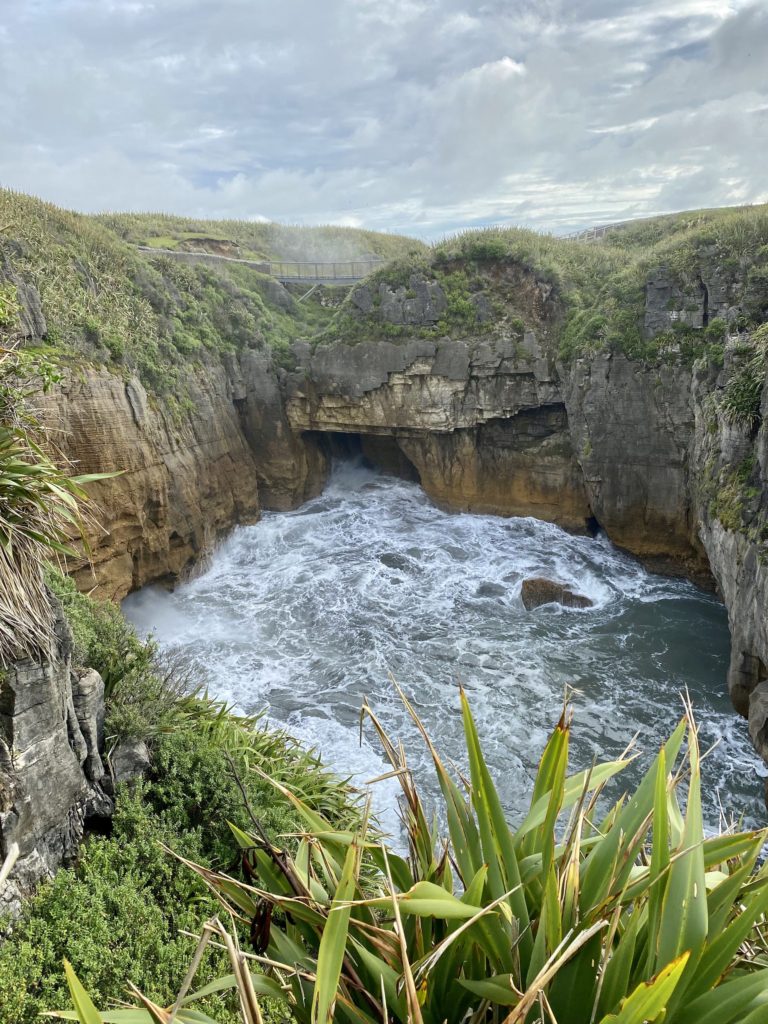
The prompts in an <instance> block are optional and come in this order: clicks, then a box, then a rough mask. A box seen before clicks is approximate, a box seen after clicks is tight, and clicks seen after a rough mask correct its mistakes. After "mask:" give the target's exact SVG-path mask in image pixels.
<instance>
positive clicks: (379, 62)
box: [0, 0, 768, 237]
mask: <svg viewBox="0 0 768 1024" xmlns="http://www.w3.org/2000/svg"><path fill="white" fill-rule="evenodd" d="M4 15H5V16H4V21H3V26H2V28H1V29H0V124H1V125H2V131H3V136H2V137H3V145H2V148H0V183H2V184H4V185H8V186H11V187H14V188H18V189H22V190H25V191H31V192H35V193H37V194H39V195H42V196H44V197H45V198H48V199H51V200H53V201H54V202H57V203H60V204H62V205H65V206H68V207H72V208H76V209H82V210H88V211H90V210H103V209H134V210H143V209H165V210H168V211H169V212H174V213H186V214H190V215H195V216H212V217H246V218H247V217H251V218H264V217H267V218H274V219H279V220H286V221H291V222H304V223H321V222H322V223H324V222H328V221H336V222H338V223H348V224H351V223H354V224H365V225H368V226H371V227H375V228H380V229H385V230H399V231H406V232H410V233H413V234H419V235H423V236H425V237H434V236H436V235H439V234H441V233H444V232H446V231H450V230H453V229H455V228H460V227H462V226H465V225H474V224H483V223H517V224H525V225H530V226H534V227H538V228H544V229H552V230H557V231H561V230H568V229H571V228H574V227H579V226H583V225H588V224H592V223H597V222H600V221H605V220H619V219H623V218H626V217H634V216H642V215H647V214H651V213H655V212H660V211H663V210H671V209H680V208H686V207H696V206H710V205H719V204H724V203H742V202H757V201H765V200H768V181H767V179H766V174H765V170H764V158H763V154H764V153H765V151H766V144H767V143H768V113H767V111H768V78H766V75H765V73H764V54H765V53H766V52H768V10H767V9H766V7H765V4H764V3H762V2H759V3H754V2H749V0H730V2H728V0H677V2H674V0H672V2H669V0H644V2H640V0H576V2H574V0H535V2H534V0H483V2H479V3H474V4H470V3H468V2H467V0H389V2H387V3H382V2H381V0H323V3H321V4H319V3H317V0H283V3H281V4H280V5H278V4H274V3H272V2H271V0H219V2H218V3H217V4H215V5H214V4H211V3H210V2H209V0H154V2H149V0H146V2H142V0H108V2H107V0H17V2H16V3H15V4H13V5H10V4H9V5H8V9H7V10H6V11H5V12H4Z"/></svg>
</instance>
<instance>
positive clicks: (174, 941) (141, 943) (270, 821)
mask: <svg viewBox="0 0 768 1024" xmlns="http://www.w3.org/2000/svg"><path fill="white" fill-rule="evenodd" d="M243 780H244V784H245V785H246V789H247V793H248V800H249V803H250V805H251V806H252V807H253V808H254V809H256V810H257V811H258V813H259V816H260V820H261V821H262V824H263V825H264V827H265V829H266V831H267V832H268V834H269V835H271V836H272V837H274V838H275V839H277V837H278V836H280V835H281V834H282V833H284V832H290V831H293V830H295V828H296V822H295V818H294V816H293V815H292V813H291V812H290V809H289V805H288V803H287V801H285V800H284V799H283V798H281V797H280V796H279V794H276V792H275V790H274V789H273V788H272V787H271V786H269V785H267V784H266V783H264V782H262V781H260V780H259V779H258V778H257V777H256V776H254V775H253V774H252V773H245V772H244V773H243ZM227 820H230V821H232V822H235V823H238V824H239V825H240V827H242V828H245V827H247V826H248V825H249V823H250V819H249V817H248V813H247V811H246V809H245V806H244V803H243V800H242V797H241V794H240V791H239V789H238V787H237V785H236V783H235V781H234V778H233V776H232V772H231V769H230V766H229V763H228V761H227V758H226V756H225V754H224V752H223V751H222V750H221V748H219V747H218V746H216V745H215V744H212V743H211V742H210V741H209V740H208V739H206V738H205V737H204V736H201V735H200V734H199V733H198V732H195V731H192V730H188V731H183V732H180V733H176V734H170V735H166V736H163V737H161V738H160V740H159V743H158V746H157V750H156V753H155V758H154V762H153V767H152V772H151V775H150V777H149V778H148V779H147V780H146V781H145V782H143V783H139V784H137V785H136V786H135V787H134V788H133V789H128V788H123V789H122V790H121V791H120V793H119V797H118V802H117V811H116V813H115V817H114V819H113V822H112V834H111V836H109V837H106V838H105V837H99V836H93V837H91V838H90V839H89V840H88V841H87V842H86V844H85V845H84V847H83V851H82V854H81V857H80V859H79V862H78V864H77V866H76V867H75V868H73V869H67V870H62V871H60V872H59V873H58V874H57V875H56V877H55V878H54V879H53V881H51V882H49V883H46V884H45V885H43V886H42V887H41V888H40V890H39V891H38V893H37V894H36V896H35V897H33V899H32V900H31V901H30V902H29V904H28V905H27V906H26V907H25V909H24V914H23V917H22V918H21V920H20V921H19V922H18V923H17V924H16V926H15V928H14V931H13V933H12V935H11V937H10V939H8V940H7V941H6V942H5V943H4V944H3V945H2V946H0V1019H1V1020H2V1021H3V1024H31V1022H33V1021H36V1020H38V1013H40V1012H41V1011H44V1010H50V1009H54V1008H56V1007H58V1006H61V1005H63V1004H64V1003H66V1002H67V999H68V994H67V987H66V982H65V979H64V973H63V968H62V962H63V958H64V957H66V958H67V959H68V960H69V961H70V962H71V963H72V965H73V967H74V968H75V970H76V971H77V973H78V975H79V976H80V977H81V979H82V980H83V982H84V983H85V984H87V986H88V988H89V989H90V990H91V991H93V992H96V993H98V994H99V999H100V1001H101V1002H102V1003H103V1004H106V1003H107V1002H109V1001H110V1000H116V999H120V998H124V997H125V994H126V993H125V980H126V978H129V977H130V978H135V979H141V980H140V985H141V987H142V988H144V989H145V990H146V992H147V993H148V994H149V995H150V996H151V997H152V998H154V999H156V1000H158V1001H160V1002H161V1003H169V1002H171V1001H172V998H173V994H174V992H175V991H176V990H177V988H178V986H179V984H180V983H181V980H182V979H183V977H184V974H185V972H186V968H187V964H188V961H189V958H190V956H191V952H192V950H193V949H194V941H193V940H190V939H189V938H186V937H185V936H183V935H181V931H182V930H188V931H192V932H197V931H198V930H199V928H200V926H201V924H202V922H203V921H204V920H205V919H206V918H208V917H211V916H212V915H213V914H215V913H216V912H217V904H216V901H215V900H214V899H213V898H212V897H211V895H210V893H209V891H208V889H207V888H206V886H205V885H204V884H203V883H202V882H201V880H200V879H199V878H198V876H196V875H195V874H194V873H193V872H192V871H190V870H189V869H188V868H187V867H185V866H184V865H183V864H182V863H181V862H180V861H178V860H177V859H176V858H174V857H172V856H169V855H168V854H167V853H165V852H164V850H163V848H162V846H161V845H160V844H161V843H163V844H165V845H167V846H169V847H171V848H172V849H174V850H175V851H177V852H178V853H180V854H182V855H183V856H185V857H187V858H190V859H192V860H195V861H199V862H200V863H203V864H206V865H209V866H211V867H216V868H218V869H220V870H225V871H231V870H237V864H238V861H239V856H238V849H237V845H236V843H235V842H234V840H233V837H232V833H231V830H230V829H229V828H228V826H227V824H226V822H227ZM222 964H223V961H222V960H221V958H220V957H219V956H217V955H215V954H214V955H211V954H209V957H208V959H207V961H206V966H205V967H204V969H203V972H202V975H201V980H202V981H210V980H212V979H213V978H214V977H215V976H216V973H217V971H220V969H221V967H222ZM222 1005H223V1007H224V1009H223V1012H222ZM228 1005H229V1006H230V1008H231V1000H230V1001H227V1000H226V999H225V1000H224V1003H223V1004H222V1001H221V1000H216V1001H215V1006H216V1009H217V1015H218V1016H219V1018H220V1020H221V1021H223V1022H226V1024H229V1022H230V1021H235V1020H236V1019H237V1017H236V1015H235V1014H234V1013H230V1012H229V1011H228V1010H227V1006H228Z"/></svg>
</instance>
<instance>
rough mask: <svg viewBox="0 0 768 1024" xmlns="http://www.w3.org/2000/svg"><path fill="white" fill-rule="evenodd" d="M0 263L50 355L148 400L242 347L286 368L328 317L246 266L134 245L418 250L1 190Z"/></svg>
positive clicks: (346, 233)
mask: <svg viewBox="0 0 768 1024" xmlns="http://www.w3.org/2000/svg"><path fill="white" fill-rule="evenodd" d="M0 226H2V229H1V230H0V259H5V260H6V261H7V262H8V263H9V264H10V265H11V266H12V267H13V268H14V270H16V271H17V272H18V273H19V274H20V276H21V277H22V278H23V279H24V280H25V281H28V282H30V283H32V284H34V285H35V286H36V287H37V289H38V291H39V292H40V296H41V300H42V306H43V311H44V313H45V316H46V319H47V324H48V337H47V342H48V344H49V347H50V349H51V351H52V352H53V353H56V354H58V355H60V356H61V357H62V358H64V359H66V360H69V361H72V360H74V361H75V362H89V363H95V364H103V365H106V366H108V367H110V369H112V370H113V371H114V372H116V373H123V374H128V373H132V372H135V373H137V374H138V375H139V376H140V378H141V379H142V381H143V382H144V384H145V385H146V386H147V388H148V389H149V390H150V391H151V392H152V393H153V394H155V395H159V396H163V395H175V397H176V398H177V399H179V400H182V399H183V397H184V391H185V386H184V380H185V378H186V376H187V374H188V373H189V372H194V371H195V369H196V368H199V367H202V366H205V365H206V364H209V363H211V362H212V361H213V362H215V361H218V360H220V359H221V357H222V356H223V355H226V354H228V353H233V352H238V351H240V350H242V349H244V348H262V349H274V350H275V352H276V358H277V360H278V362H282V363H284V364H285V363H287V362H288V355H287V352H288V348H289V347H290V344H291V343H292V342H293V341H295V340H296V339H298V338H303V337H307V336H311V335H312V334H315V333H317V332H318V331H320V330H322V328H323V327H324V326H325V324H326V323H327V322H328V321H329V320H330V319H331V317H332V315H333V310H332V309H327V308H326V307H324V306H322V305H321V304H320V303H319V302H317V301H311V300H309V301H306V302H302V303H296V302H293V303H290V304H289V308H288V309H287V310H286V309H285V308H283V305H284V304H281V302H279V301H277V300H276V298H275V293H274V287H275V283H274V281H272V279H267V278H265V277H264V275H263V274H260V273H259V272H258V271H257V270H256V269H255V268H251V267H247V266H243V265H238V264H232V263H224V262H222V263H221V264H220V265H216V266H215V267H214V266H209V265H205V266H202V265H191V264H186V263H179V262H178V261H174V260H173V259H172V258H163V256H162V254H161V253H158V254H157V255H156V256H155V255H152V254H145V253H140V252H139V251H138V250H137V249H136V247H135V244H129V243H135V242H145V243H149V244H150V245H151V246H154V247H158V248H171V249H173V248H177V247H178V246H179V245H180V244H183V245H184V246H185V247H187V248H188V247H189V243H191V242H193V241H194V239H196V238H203V237H204V238H208V239H214V240H219V241H221V242H222V243H223V242H226V241H227V240H231V241H232V242H233V243H234V244H236V245H238V246H240V247H241V249H242V251H241V252H239V253H238V254H239V255H243V256H253V257H255V258H262V257H263V256H265V255H266V256H268V257H270V258H282V259H299V258H306V259H321V258H323V256H324V254H326V255H328V258H334V257H336V258H337V259H347V258H352V257H357V258H362V257H363V256H375V257H380V258H388V257H389V256H390V255H393V254H397V253H400V252H404V251H415V250H416V249H418V248H420V243H418V242H415V241H414V240H412V239H404V238H401V237H398V236H390V235H379V234H377V233H375V232H365V231H356V230H354V229H346V228H335V227H327V228H317V229H315V228H306V229H303V228H293V227H287V226H283V225H278V224H254V223H250V222H246V221H244V222H234V221H233V222H221V223H219V222H210V223H209V222H205V221H187V220H184V219H183V218H169V217H162V216H160V215H158V216H146V217H145V216H143V215H125V216H117V215H115V216H112V215H110V216H104V217H98V218H95V217H86V216H82V215H80V214H76V213H72V212H69V211H66V210H61V209H59V208H57V207H55V206H53V205H51V204H50V203H45V202H43V201H41V200H39V199H36V198H33V197H31V196H27V195H23V194H21V193H17V192H12V191H8V190H0ZM15 303H16V296H15V289H14V288H13V287H12V286H10V285H8V284H7V283H3V282H0V327H2V323H3V322H4V321H5V320H8V321H9V322H10V321H11V320H12V319H14V318H15V312H16V305H15Z"/></svg>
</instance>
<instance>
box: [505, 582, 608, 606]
mask: <svg viewBox="0 0 768 1024" xmlns="http://www.w3.org/2000/svg"><path fill="white" fill-rule="evenodd" d="M520 600H521V601H522V602H523V607H524V608H525V610H526V611H527V612H530V611H533V609H534V608H540V607H541V606H542V605H545V604H560V605H562V606H563V607H564V608H591V607H592V604H593V602H592V601H590V599H589V598H588V597H585V595H584V594H575V593H574V592H573V591H572V590H569V589H568V587H565V586H563V584H562V583H556V582H555V581H554V580H548V579H544V578H543V577H542V576H532V577H531V578H530V579H527V580H523V583H522V586H521V588H520Z"/></svg>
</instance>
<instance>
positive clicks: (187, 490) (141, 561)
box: [40, 365, 259, 600]
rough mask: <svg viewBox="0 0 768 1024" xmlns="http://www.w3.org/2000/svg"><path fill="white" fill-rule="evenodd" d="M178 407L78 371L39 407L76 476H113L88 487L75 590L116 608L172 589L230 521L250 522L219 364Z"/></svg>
mask: <svg viewBox="0 0 768 1024" xmlns="http://www.w3.org/2000/svg"><path fill="white" fill-rule="evenodd" d="M186 386H187V389H188V394H187V398H186V401H185V408H184V409H183V410H179V409H178V407H173V409H175V411H173V410H172V408H169V407H166V406H165V405H164V404H163V403H161V402H158V401H156V400H153V399H151V398H150V397H149V396H148V395H147V392H146V391H145V389H144V388H143V386H142V385H141V383H140V382H139V381H138V380H137V379H136V378H133V377H132V378H129V379H128V380H124V379H123V378H122V377H118V376H115V375H114V374H111V373H109V372H108V371H107V370H104V369H81V370H79V371H77V372H76V373H73V374H71V375H70V376H68V377H67V379H66V381H65V382H64V383H63V384H62V385H61V386H60V387H58V388H57V389H56V390H55V391H52V392H51V393H50V394H48V395H46V396H43V397H42V398H41V400H40V415H41V418H42V420H43V422H44V423H46V424H47V425H48V426H49V427H50V429H51V431H52V436H53V438H54V440H55V441H56V443H57V444H58V446H59V447H60V448H61V449H62V450H63V451H64V453H65V454H66V455H67V457H68V458H69V459H70V460H71V461H72V462H73V463H74V465H75V469H76V472H78V473H101V472H114V471H119V472H120V475H119V476H117V477H115V478H113V479H109V480H103V481H98V482H96V483H94V484H92V485H91V487H90V491H91V494H92V496H93V498H94V500H95V503H96V510H97V515H98V520H99V524H100V528H98V529H94V530H93V531H92V533H91V537H90V543H91V562H92V567H91V566H90V565H87V564H84V565H82V566H80V567H78V568H75V570H74V572H73V575H74V577H75V579H76V581H77V583H78V585H79V586H80V587H81V588H82V589H84V590H92V589H93V588H94V587H96V588H97V589H98V593H99V594H100V595H101V596H104V597H109V598H112V599H114V600H120V599H121V598H123V597H124V596H125V595H126V594H127V593H129V592H130V591H131V590H135V589H136V588H137V587H141V586H143V585H144V584H145V583H150V582H152V581H155V580H161V581H166V582H172V581H174V580H175V579H177V578H178V577H179V576H180V575H181V574H183V573H184V572H185V571H186V570H187V569H189V568H190V567H191V566H192V565H194V564H195V562H196V561H197V560H198V559H199V558H200V557H201V556H203V555H204V554H205V553H206V552H207V551H209V550H210V548H211V546H212V545H213V544H214V543H215V542H216V541H217V540H218V539H219V538H220V537H222V536H224V535H225V534H226V533H227V532H228V531H229V530H230V529H231V528H232V527H233V526H234V525H235V523H238V522H249V521H253V520H254V519H256V518H257V517H258V512H259V503H258V483H257V472H256V464H255V460H254V456H253V453H252V451H251V449H250V448H249V446H248V444H247V442H246V440H245V437H244V436H243V432H242V430H241V427H240V418H239V414H238V411H237V408H236V405H235V399H236V393H235V392H234V391H233V385H232V382H231V381H230V379H229V377H228V375H227V373H226V370H225V368H224V367H223V366H220V365H214V366H211V367H208V368H207V369H206V371H205V372H200V373H198V374H195V375H191V376H190V377H189V378H188V380H187V383H186Z"/></svg>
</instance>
